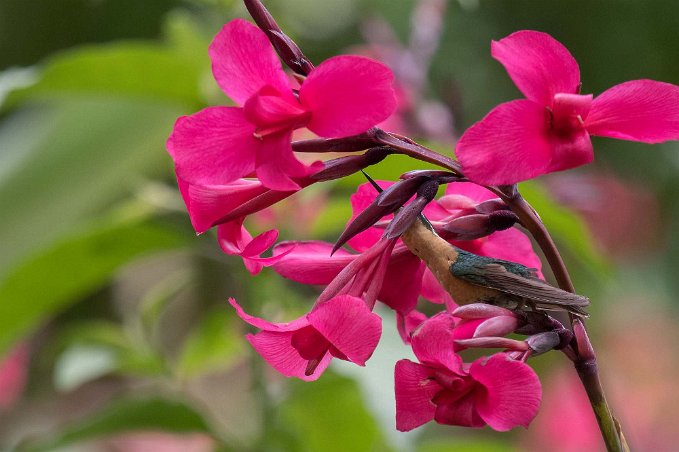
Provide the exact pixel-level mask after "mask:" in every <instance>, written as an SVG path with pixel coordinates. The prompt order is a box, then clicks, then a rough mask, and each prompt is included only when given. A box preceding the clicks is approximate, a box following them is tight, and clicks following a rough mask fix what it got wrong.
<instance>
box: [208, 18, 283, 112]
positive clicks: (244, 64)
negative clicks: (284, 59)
mask: <svg viewBox="0 0 679 452" xmlns="http://www.w3.org/2000/svg"><path fill="white" fill-rule="evenodd" d="M208 53H209V54H210V59H211V60H212V74H213V75H214V77H215V80H217V83H218V84H219V86H220V87H221V88H222V90H224V92H225V93H226V95H227V96H229V97H230V98H231V99H233V101H234V102H236V103H237V104H238V105H241V106H242V105H244V104H245V101H247V100H248V98H249V97H251V96H252V95H253V94H255V93H256V92H257V91H259V90H260V89H262V88H263V87H264V86H266V85H270V86H273V87H274V88H276V89H278V90H279V91H280V92H286V91H290V85H289V84H288V80H287V77H286V75H285V72H283V68H282V67H281V62H280V61H279V60H278V57H277V56H276V53H275V52H274V50H273V47H272V46H271V43H270V42H269V39H268V38H267V37H266V35H265V34H264V32H263V31H261V30H260V29H259V28H257V27H256V26H255V25H253V24H251V23H250V22H248V21H246V20H243V19H235V20H232V21H231V22H229V23H227V24H226V25H224V27H223V28H222V29H221V31H220V32H219V33H217V36H215V39H214V40H213V41H212V44H210V49H209V51H208Z"/></svg>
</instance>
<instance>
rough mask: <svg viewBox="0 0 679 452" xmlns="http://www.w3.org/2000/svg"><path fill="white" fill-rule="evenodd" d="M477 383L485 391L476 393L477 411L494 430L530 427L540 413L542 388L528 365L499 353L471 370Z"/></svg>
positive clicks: (475, 362) (478, 363)
mask: <svg viewBox="0 0 679 452" xmlns="http://www.w3.org/2000/svg"><path fill="white" fill-rule="evenodd" d="M469 373H470V375H471V376H472V377H473V378H474V380H476V381H478V382H479V383H480V384H482V385H483V386H485V388H486V391H476V394H477V400H476V409H477V411H478V413H479V414H480V415H481V417H482V418H483V420H484V421H486V422H487V423H488V425H490V426H491V427H492V428H493V429H495V430H498V431H507V430H511V429H512V428H514V427H516V426H519V425H522V426H524V427H528V424H530V422H531V421H532V420H533V418H534V417H535V415H537V413H538V408H539V407H540V400H541V398H542V387H541V385H540V380H539V379H538V376H537V375H536V374H535V371H533V369H531V368H530V367H529V366H528V365H526V364H524V363H522V362H520V361H514V360H512V359H509V358H508V357H507V355H506V354H504V353H498V354H495V355H493V356H491V357H490V358H489V359H488V360H487V361H485V363H484V358H481V359H477V360H476V361H474V363H473V364H472V366H471V368H470V369H469Z"/></svg>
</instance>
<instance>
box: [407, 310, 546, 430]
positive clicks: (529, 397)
mask: <svg viewBox="0 0 679 452" xmlns="http://www.w3.org/2000/svg"><path fill="white" fill-rule="evenodd" d="M453 329H454V319H453V318H452V316H450V315H449V314H447V313H441V314H438V315H436V316H434V317H432V318H431V319H429V320H427V321H425V322H424V323H423V324H422V325H421V326H420V327H419V328H418V329H417V330H416V331H415V333H414V334H413V336H412V338H411V341H412V342H411V344H412V347H413V352H414V353H415V356H417V359H418V360H419V361H420V363H419V364H418V363H414V362H411V361H409V360H401V361H399V362H397V363H396V369H395V372H394V379H395V391H396V428H397V429H398V430H400V431H408V430H412V429H414V428H417V427H419V426H421V425H423V424H426V423H427V422H429V421H431V420H434V421H436V422H437V423H439V424H446V425H461V426H466V427H483V426H484V425H486V424H487V425H489V426H490V427H492V428H493V429H495V430H499V431H506V430H510V429H512V428H514V427H516V426H519V425H522V426H524V427H527V426H528V424H529V423H530V422H531V421H532V420H533V418H534V417H535V415H536V414H537V412H538V408H539V406H540V398H541V386H540V381H539V380H538V377H537V375H536V374H535V372H534V371H533V370H532V369H531V368H530V367H529V366H527V365H526V364H524V363H522V362H520V361H514V360H512V359H510V358H509V357H508V356H507V355H506V354H504V353H498V354H495V355H493V356H491V357H490V358H480V359H477V360H476V361H474V362H473V363H472V364H471V365H466V364H463V363H462V360H461V359H460V357H459V356H458V355H456V354H455V352H454V351H453V347H452V342H453Z"/></svg>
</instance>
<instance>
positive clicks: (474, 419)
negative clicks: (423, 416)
mask: <svg viewBox="0 0 679 452" xmlns="http://www.w3.org/2000/svg"><path fill="white" fill-rule="evenodd" d="M460 383H462V382H460ZM471 384H472V385H473V383H471ZM461 385H464V386H468V385H469V383H468V382H465V383H462V384H461ZM473 391H474V390H473V389H472V392H469V393H467V394H465V393H464V390H463V391H453V390H447V391H445V392H444V393H442V394H441V396H440V397H437V398H436V399H435V403H436V414H435V415H434V420H435V421H436V422H438V423H439V424H443V425H459V426H462V427H474V428H479V427H483V426H485V425H486V423H485V422H484V421H483V419H482V418H481V417H480V416H479V413H478V411H477V410H476V403H475V402H476V400H475V397H474V392H473Z"/></svg>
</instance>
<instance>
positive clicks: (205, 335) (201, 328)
mask: <svg viewBox="0 0 679 452" xmlns="http://www.w3.org/2000/svg"><path fill="white" fill-rule="evenodd" d="M236 322H238V320H237V319H236V318H235V317H234V316H233V315H232V313H231V312H229V310H228V309H227V308H226V306H221V307H219V308H218V309H216V310H214V311H212V312H208V313H207V314H206V316H205V318H204V319H203V321H202V322H201V323H200V324H199V325H198V326H197V327H196V329H195V330H194V331H193V332H192V333H191V335H190V336H189V338H188V339H187V340H186V343H185V344H184V347H183V350H182V352H181V354H180V356H179V360H178V363H177V371H178V373H179V375H180V377H182V378H188V377H192V376H195V375H198V374H200V373H204V372H208V371H213V370H217V369H223V368H226V367H228V366H229V365H230V364H231V363H233V361H234V358H235V357H237V356H239V355H240V352H242V351H243V350H244V348H245V341H244V340H243V335H242V333H241V331H240V329H239V328H237V327H236Z"/></svg>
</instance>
